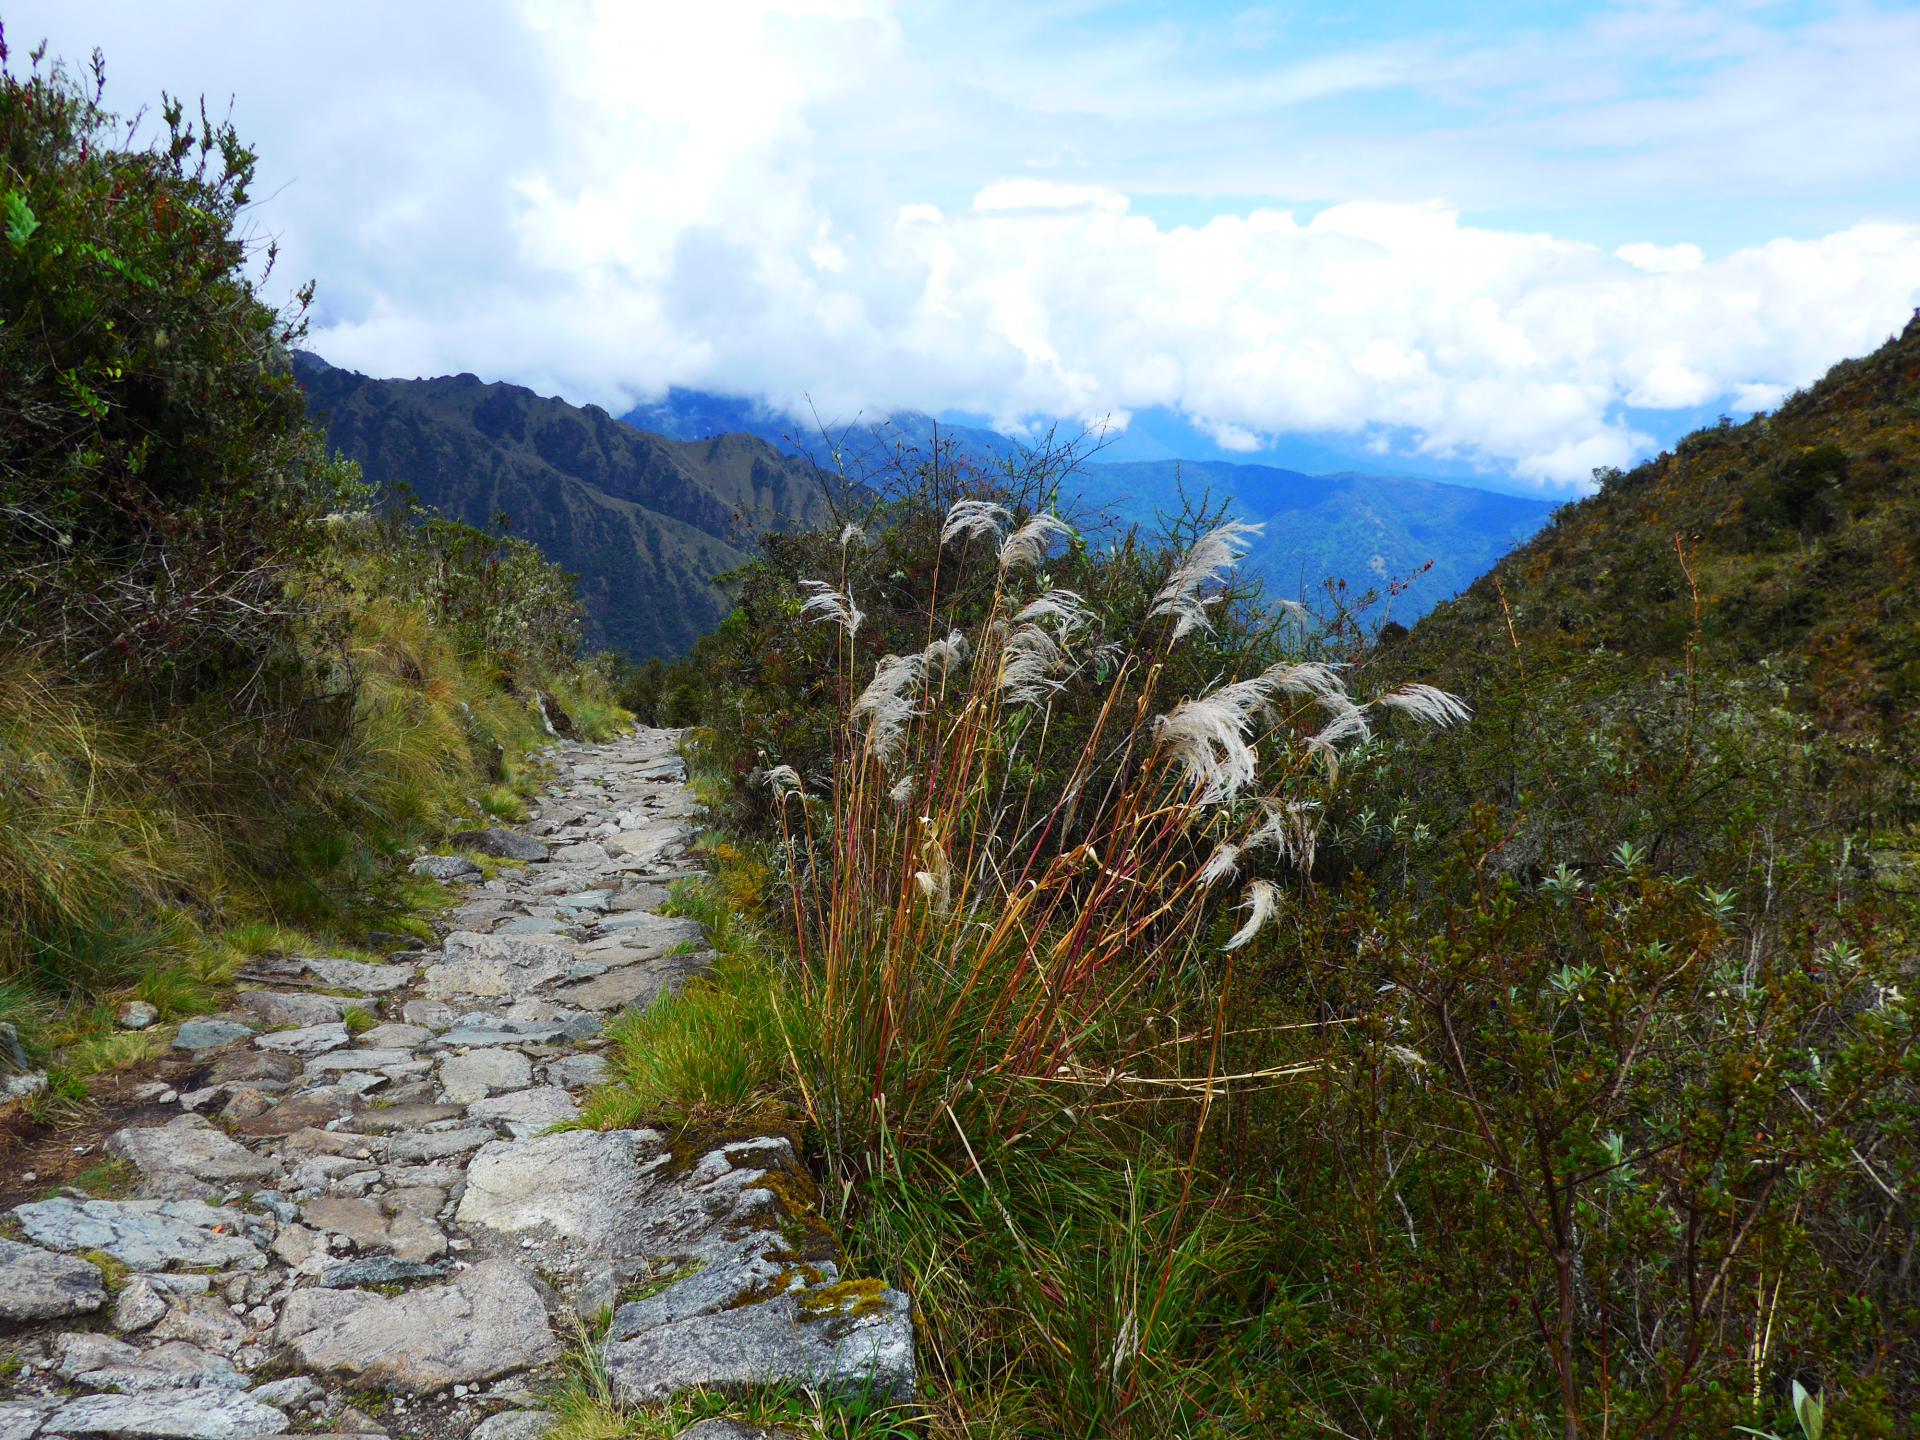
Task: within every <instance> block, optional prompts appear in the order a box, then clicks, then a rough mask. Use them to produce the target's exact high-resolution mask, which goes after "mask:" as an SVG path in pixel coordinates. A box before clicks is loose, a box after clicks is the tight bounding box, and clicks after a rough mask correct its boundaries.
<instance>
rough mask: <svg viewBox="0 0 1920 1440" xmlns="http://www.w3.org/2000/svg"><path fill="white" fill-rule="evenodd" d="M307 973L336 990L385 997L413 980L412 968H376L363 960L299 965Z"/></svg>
mask: <svg viewBox="0 0 1920 1440" xmlns="http://www.w3.org/2000/svg"><path fill="white" fill-rule="evenodd" d="M300 964H301V966H302V968H303V969H305V971H306V972H307V974H309V975H311V976H313V978H314V979H316V980H318V981H319V982H320V983H321V984H322V985H327V986H331V987H332V988H333V989H335V990H360V991H363V992H365V993H366V994H369V995H384V994H386V992H387V991H389V990H398V989H399V988H400V987H401V986H402V985H405V984H407V983H408V982H410V981H411V980H412V979H413V971H414V967H413V966H411V965H376V964H374V963H372V962H371V961H365V960H336V959H332V958H329V957H325V956H321V957H318V958H313V957H309V958H306V959H303V960H302V961H301V962H300Z"/></svg>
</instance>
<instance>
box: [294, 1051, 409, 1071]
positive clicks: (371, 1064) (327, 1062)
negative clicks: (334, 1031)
mask: <svg viewBox="0 0 1920 1440" xmlns="http://www.w3.org/2000/svg"><path fill="white" fill-rule="evenodd" d="M411 1059H413V1052H412V1051H411V1050H395V1049H380V1050H373V1049H368V1050H329V1051H328V1052H327V1053H326V1054H324V1055H316V1056H314V1057H313V1058H312V1059H311V1060H309V1061H307V1064H306V1073H307V1074H309V1075H326V1074H329V1073H332V1072H336V1071H341V1070H385V1069H388V1068H390V1067H392V1066H395V1065H404V1064H406V1063H407V1062H408V1061H409V1060H411Z"/></svg>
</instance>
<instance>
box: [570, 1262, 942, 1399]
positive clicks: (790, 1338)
mask: <svg viewBox="0 0 1920 1440" xmlns="http://www.w3.org/2000/svg"><path fill="white" fill-rule="evenodd" d="M601 1355H602V1357H603V1359H604V1361H605V1363H606V1367H607V1378H608V1379H609V1380H610V1381H611V1382H612V1385H613V1393H614V1396H615V1398H616V1399H618V1400H620V1401H621V1402H622V1403H625V1404H630V1405H632V1404H646V1403H648V1402H652V1401H658V1400H666V1399H669V1398H671V1397H672V1396H674V1395H676V1394H678V1393H679V1392H680V1391H682V1390H691V1389H695V1388H700V1389H706V1390H715V1391H719V1392H721V1393H723V1394H738V1393H739V1392H741V1391H744V1390H746V1389H749V1388H750V1387H753V1386H758V1385H769V1384H782V1383H785V1384H798V1385H804V1386H807V1387H808V1388H810V1389H814V1390H819V1391H822V1392H825V1393H828V1394H839V1395H847V1394H856V1395H866V1396H870V1397H871V1398H873V1399H877V1400H888V1401H905V1400H910V1399H912V1398H913V1392H914V1365H913V1318H912V1312H911V1309H910V1304H909V1301H908V1299H907V1297H906V1296H905V1295H903V1294H901V1293H900V1292H899V1291H898V1290H889V1289H886V1288H885V1287H883V1286H881V1285H880V1284H879V1283H878V1282H873V1281H853V1282H848V1283H846V1284H842V1285H836V1286H832V1287H829V1288H827V1289H824V1290H820V1291H815V1292H811V1293H809V1294H807V1295H804V1296H798V1297H796V1296H792V1295H781V1296H777V1297H775V1298H773V1299H771V1300H765V1301H762V1302H761V1303H759V1304H757V1305H752V1304H750V1305H744V1306H741V1307H739V1308H737V1309H733V1310H724V1311H721V1312H719V1313H718V1314H709V1315H697V1316H694V1317H692V1318H690V1319H687V1320H681V1321H677V1322H674V1323H670V1324H666V1325H661V1326H659V1327H657V1328H655V1329H652V1330H649V1331H647V1332H646V1333H644V1334H641V1335H637V1336H635V1337H634V1338H633V1339H631V1340H609V1341H607V1342H606V1343H605V1345H604V1346H603V1347H602V1349H601Z"/></svg>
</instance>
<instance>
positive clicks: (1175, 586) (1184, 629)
mask: <svg viewBox="0 0 1920 1440" xmlns="http://www.w3.org/2000/svg"><path fill="white" fill-rule="evenodd" d="M1264 528H1265V527H1264V526H1261V525H1248V524H1245V523H1244V522H1242V521H1239V520H1229V521H1228V522H1227V523H1226V524H1224V525H1216V526H1215V527H1214V528H1213V529H1211V530H1209V531H1208V532H1207V533H1206V534H1204V535H1202V536H1201V537H1200V538H1199V539H1198V540H1196V541H1194V542H1193V548H1192V549H1190V550H1189V551H1187V553H1186V555H1185V556H1184V557H1182V559H1181V561H1180V563H1179V564H1178V565H1176V566H1175V567H1174V570H1173V573H1172V574H1171V575H1169V576H1168V577H1167V583H1166V584H1165V585H1163V586H1161V587H1160V593H1159V594H1158V595H1155V596H1154V597H1153V609H1152V610H1150V611H1149V612H1148V613H1149V614H1150V615H1154V616H1161V615H1170V616H1172V617H1173V638H1174V639H1175V640H1179V639H1180V638H1181V637H1182V636H1184V635H1186V634H1187V633H1188V632H1189V631H1191V630H1210V629H1212V628H1213V622H1212V621H1210V620H1209V619H1208V618H1207V609H1206V607H1207V606H1209V605H1212V604H1214V603H1215V602H1216V601H1217V600H1218V599H1219V598H1220V597H1219V596H1218V595H1205V594H1203V593H1202V592H1203V591H1204V590H1206V589H1207V588H1208V587H1209V586H1211V585H1215V584H1217V583H1219V582H1220V581H1221V580H1222V579H1224V578H1225V576H1226V573H1227V571H1229V570H1231V569H1232V568H1233V567H1234V566H1235V565H1236V564H1238V563H1239V561H1240V557H1241V556H1242V555H1244V554H1246V552H1247V539H1248V537H1249V536H1253V535H1258V534H1259V533H1260V532H1261V530H1263V529H1264Z"/></svg>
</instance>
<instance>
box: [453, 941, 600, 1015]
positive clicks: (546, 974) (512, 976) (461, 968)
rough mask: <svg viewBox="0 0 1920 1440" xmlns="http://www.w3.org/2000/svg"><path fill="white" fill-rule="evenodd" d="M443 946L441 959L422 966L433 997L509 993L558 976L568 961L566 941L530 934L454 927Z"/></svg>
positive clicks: (506, 995)
mask: <svg viewBox="0 0 1920 1440" xmlns="http://www.w3.org/2000/svg"><path fill="white" fill-rule="evenodd" d="M445 950H446V956H447V958H446V959H445V960H443V961H442V962H440V963H439V964H437V965H430V966H428V967H427V974H426V991H427V994H428V995H430V996H433V997H435V998H438V999H446V998H448V997H450V996H454V995H471V996H475V997H477V998H480V999H483V1000H485V999H511V998H512V997H514V996H518V995H524V994H526V993H527V991H529V990H532V989H533V988H534V987H535V986H538V985H545V984H549V983H551V982H552V981H554V980H557V979H559V978H560V977H561V976H562V975H564V974H566V973H567V966H568V965H569V964H571V963H572V961H573V948H572V947H571V946H569V945H563V944H560V943H558V942H556V941H553V940H548V939H544V938H541V937H538V936H533V935H482V934H479V933H478V932H477V931H472V930H456V931H454V932H453V934H451V935H449V936H447V940H446V946H445Z"/></svg>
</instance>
